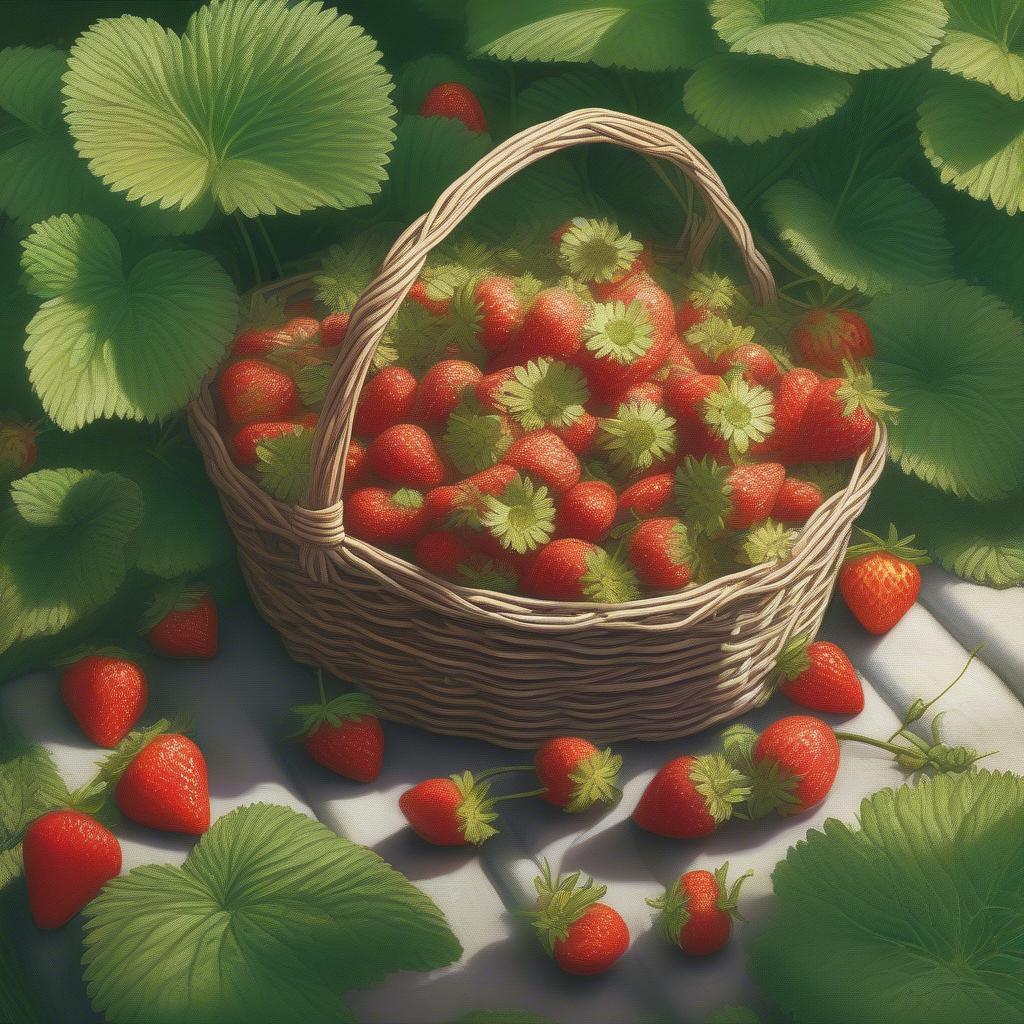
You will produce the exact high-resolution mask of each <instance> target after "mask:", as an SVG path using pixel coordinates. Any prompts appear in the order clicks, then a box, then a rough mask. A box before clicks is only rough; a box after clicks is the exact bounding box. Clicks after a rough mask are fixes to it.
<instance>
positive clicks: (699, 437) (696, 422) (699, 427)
mask: <svg viewBox="0 0 1024 1024" xmlns="http://www.w3.org/2000/svg"><path fill="white" fill-rule="evenodd" d="M721 387H722V378H721V377H719V376H717V375H716V374H713V373H687V372H686V371H685V370H671V371H670V372H669V375H668V376H667V377H666V378H665V382H664V384H663V385H662V391H663V394H664V401H665V408H666V410H668V412H670V413H671V414H672V415H673V416H674V417H675V418H676V421H677V422H678V424H679V431H680V435H681V437H680V440H681V444H682V446H683V450H686V449H687V448H689V450H691V451H694V450H697V451H700V452H701V454H714V455H715V456H716V457H719V458H724V456H725V453H726V443H725V441H724V440H723V439H722V438H721V437H716V436H714V435H713V434H712V433H711V431H710V429H709V428H708V426H707V424H706V423H705V422H704V419H703V416H702V410H703V408H704V403H705V402H706V400H707V398H708V396H710V395H712V394H714V393H715V392H717V391H718V390H720V389H721ZM707 449H711V451H707Z"/></svg>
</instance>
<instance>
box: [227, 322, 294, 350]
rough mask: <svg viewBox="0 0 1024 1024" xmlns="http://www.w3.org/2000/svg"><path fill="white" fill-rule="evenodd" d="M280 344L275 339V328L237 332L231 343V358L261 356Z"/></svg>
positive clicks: (279, 340)
mask: <svg viewBox="0 0 1024 1024" xmlns="http://www.w3.org/2000/svg"><path fill="white" fill-rule="evenodd" d="M280 344H282V339H279V338H278V337H277V328H276V327H263V328H254V329H250V330H246V331H239V332H238V334H236V335H235V340H234V341H233V342H232V343H231V354H232V355H233V356H263V355H266V354H267V353H268V352H270V351H271V350H272V349H274V348H276V347H277V346H278V345H280Z"/></svg>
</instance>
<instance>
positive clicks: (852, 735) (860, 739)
mask: <svg viewBox="0 0 1024 1024" xmlns="http://www.w3.org/2000/svg"><path fill="white" fill-rule="evenodd" d="M835 736H836V739H837V740H849V741H851V742H853V743H867V744H868V746H871V747H878V748H879V750H888V751H889V753H890V754H896V755H900V754H905V753H906V750H905V749H904V748H903V747H898V746H896V744H895V743H888V742H886V741H885V740H876V739H874V738H873V737H871V736H861V735H860V733H856V732H836V734H835Z"/></svg>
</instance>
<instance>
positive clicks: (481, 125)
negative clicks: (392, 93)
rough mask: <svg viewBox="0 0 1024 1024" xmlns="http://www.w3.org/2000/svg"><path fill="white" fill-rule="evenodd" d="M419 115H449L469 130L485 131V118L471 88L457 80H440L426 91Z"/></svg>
mask: <svg viewBox="0 0 1024 1024" xmlns="http://www.w3.org/2000/svg"><path fill="white" fill-rule="evenodd" d="M419 113H420V116H421V117H449V118H454V119H455V120H456V121H461V122H462V123H463V124H464V125H465V126H466V127H467V128H468V129H469V130H470V131H471V132H485V131H487V118H486V117H485V116H484V111H483V107H481V106H480V101H479V100H478V99H477V98H476V96H475V94H474V93H473V91H472V89H469V88H468V87H467V86H465V85H461V84H460V83H458V82H442V83H441V84H440V85H435V86H434V88H433V89H431V90H430V92H428V93H427V95H426V97H425V98H424V100H423V102H422V103H421V104H420V110H419Z"/></svg>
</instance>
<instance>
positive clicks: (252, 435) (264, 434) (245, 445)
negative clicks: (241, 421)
mask: <svg viewBox="0 0 1024 1024" xmlns="http://www.w3.org/2000/svg"><path fill="white" fill-rule="evenodd" d="M298 426H299V425H298V424H297V423H294V422H292V421H291V420H284V421H276V422H273V423H249V424H246V426H244V427H242V428H241V429H240V430H238V431H237V432H236V433H235V435H234V436H233V437H232V438H231V457H232V458H233V459H234V460H235V464H236V465H238V466H255V465H256V462H257V459H258V456H257V454H256V447H257V445H259V443H260V442H261V441H266V440H267V439H268V438H271V437H280V436H281V435H282V434H291V433H293V432H294V431H295V430H297V429H298Z"/></svg>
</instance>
